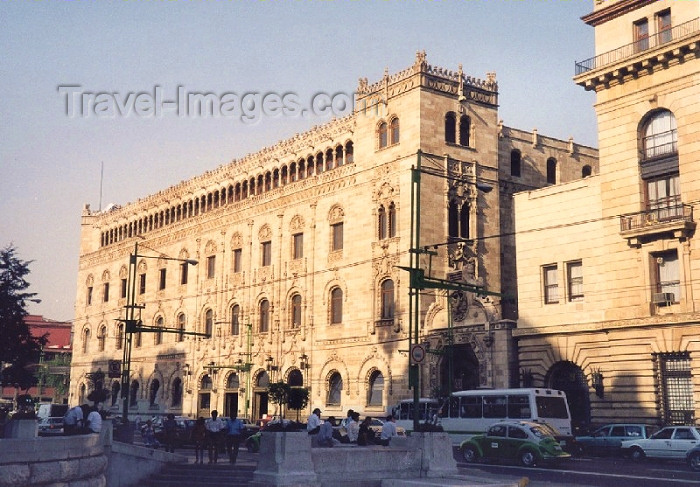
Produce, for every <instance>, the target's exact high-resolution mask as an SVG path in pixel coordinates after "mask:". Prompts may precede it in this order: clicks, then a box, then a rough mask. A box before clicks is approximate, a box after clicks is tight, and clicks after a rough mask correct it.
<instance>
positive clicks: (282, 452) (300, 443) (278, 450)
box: [250, 431, 320, 487]
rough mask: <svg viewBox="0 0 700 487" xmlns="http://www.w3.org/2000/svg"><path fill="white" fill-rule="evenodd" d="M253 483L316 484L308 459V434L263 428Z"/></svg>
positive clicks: (309, 486)
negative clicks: (265, 429)
mask: <svg viewBox="0 0 700 487" xmlns="http://www.w3.org/2000/svg"><path fill="white" fill-rule="evenodd" d="M250 485H251V486H255V487H269V486H275V487H276V486H285V487H293V486H299V487H302V486H303V487H316V486H318V485H320V484H319V482H318V479H317V476H316V472H315V471H314V464H313V462H312V461H311V438H310V437H309V435H308V433H307V432H306V431H294V432H286V431H283V432H277V431H263V433H262V437H261V438H260V457H259V460H258V467H257V469H256V470H255V475H254V476H253V481H252V482H251V484H250Z"/></svg>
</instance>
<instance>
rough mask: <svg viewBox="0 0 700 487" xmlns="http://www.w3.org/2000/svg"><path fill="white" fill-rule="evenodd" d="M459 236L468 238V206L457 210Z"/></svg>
mask: <svg viewBox="0 0 700 487" xmlns="http://www.w3.org/2000/svg"><path fill="white" fill-rule="evenodd" d="M459 236H460V237H461V238H469V205H467V204H464V205H462V208H461V209H460V210H459Z"/></svg>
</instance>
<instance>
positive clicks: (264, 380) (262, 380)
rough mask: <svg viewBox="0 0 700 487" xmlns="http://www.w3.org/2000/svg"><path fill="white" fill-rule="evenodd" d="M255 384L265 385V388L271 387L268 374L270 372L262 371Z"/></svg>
mask: <svg viewBox="0 0 700 487" xmlns="http://www.w3.org/2000/svg"><path fill="white" fill-rule="evenodd" d="M255 384H256V385H257V386H258V387H264V388H267V387H269V386H270V376H269V375H268V373H267V372H262V373H261V374H260V375H259V376H258V380H257V381H256V382H255Z"/></svg>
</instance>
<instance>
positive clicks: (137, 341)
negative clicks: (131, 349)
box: [134, 331, 142, 348]
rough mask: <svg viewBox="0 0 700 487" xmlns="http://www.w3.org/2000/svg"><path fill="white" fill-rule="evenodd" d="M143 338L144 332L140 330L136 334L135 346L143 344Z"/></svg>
mask: <svg viewBox="0 0 700 487" xmlns="http://www.w3.org/2000/svg"><path fill="white" fill-rule="evenodd" d="M141 338H142V334H141V332H140V331H139V332H138V333H136V334H135V335H134V346H135V347H136V348H139V347H140V346H141Z"/></svg>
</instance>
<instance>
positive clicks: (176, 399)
mask: <svg viewBox="0 0 700 487" xmlns="http://www.w3.org/2000/svg"><path fill="white" fill-rule="evenodd" d="M172 391H173V392H172V395H171V401H170V406H171V407H174V408H176V407H179V406H181V405H182V379H180V378H179V377H175V380H173V387H172Z"/></svg>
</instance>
